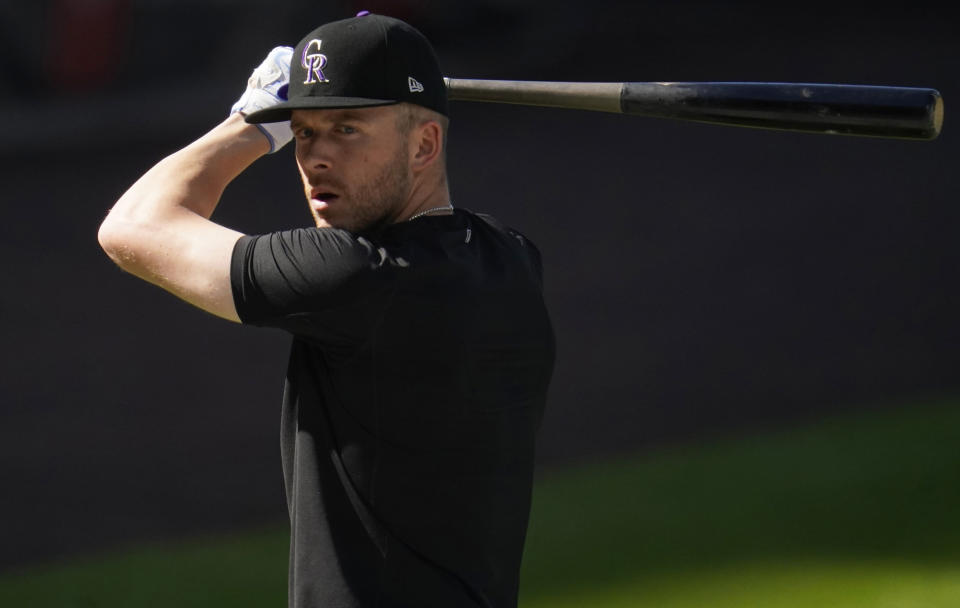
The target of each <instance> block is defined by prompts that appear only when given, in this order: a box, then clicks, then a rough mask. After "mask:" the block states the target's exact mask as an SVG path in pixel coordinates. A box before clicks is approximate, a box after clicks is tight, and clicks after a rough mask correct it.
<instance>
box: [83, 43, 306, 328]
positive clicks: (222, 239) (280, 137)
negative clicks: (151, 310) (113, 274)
mask: <svg viewBox="0 0 960 608" xmlns="http://www.w3.org/2000/svg"><path fill="white" fill-rule="evenodd" d="M290 52H291V49H289V47H277V48H276V49H274V50H273V51H271V53H270V55H268V57H267V59H266V60H265V61H264V62H263V63H262V64H261V65H260V66H259V67H258V68H257V69H256V70H254V72H253V75H252V76H251V78H250V80H249V82H248V88H247V91H246V92H245V93H244V95H243V97H241V98H240V100H239V101H238V102H237V104H235V105H234V107H233V108H232V113H231V114H230V116H229V117H228V118H227V119H226V120H225V121H223V122H222V123H220V124H219V125H217V126H216V127H214V128H213V129H212V130H211V131H209V132H208V133H207V134H206V135H204V136H203V137H201V138H200V139H198V140H197V141H195V142H193V143H192V144H190V145H188V146H187V147H185V148H183V149H181V150H179V151H177V152H175V153H174V154H172V155H170V156H168V157H167V158H165V159H163V160H162V161H160V162H159V163H157V164H156V165H155V166H154V167H153V168H152V169H150V170H149V171H147V173H145V174H144V175H143V177H141V178H140V179H139V180H137V182H136V183H134V184H133V186H131V187H130V189H129V190H127V192H126V193H124V195H123V196H122V197H121V198H120V200H119V201H117V203H116V204H115V205H114V207H113V208H112V209H111V210H110V213H109V214H108V215H107V218H106V219H105V220H104V221H103V223H102V224H101V226H100V231H99V234H98V239H99V241H100V245H101V246H102V247H103V249H104V251H106V252H107V254H108V255H109V256H110V258H111V259H112V260H113V261H114V262H116V263H117V265H119V266H120V267H121V268H123V269H124V270H126V271H127V272H130V273H131V274H134V275H136V276H138V277H140V278H141V279H144V280H146V281H149V282H150V283H153V284H154V285H158V286H160V287H162V288H163V289H165V290H167V291H169V292H170V293H172V294H174V295H176V296H177V297H179V298H181V299H183V300H185V301H187V302H189V303H190V304H193V305H195V306H198V307H200V308H202V309H203V310H206V311H207V312H210V313H212V314H214V315H217V316H219V317H223V318H225V319H229V320H231V321H235V322H238V321H239V320H240V319H239V316H238V315H237V311H236V307H235V305H234V302H233V294H232V291H231V286H230V260H231V255H232V252H233V248H234V245H235V244H236V242H237V240H238V239H239V238H240V237H241V236H243V235H242V234H241V233H239V232H237V231H235V230H230V229H229V228H225V227H223V226H220V225H218V224H216V223H214V222H211V221H210V216H211V215H212V214H213V212H214V210H215V209H216V207H217V204H218V203H219V201H220V197H221V195H222V194H223V191H224V189H226V187H227V185H228V184H229V183H230V182H231V181H233V179H234V178H236V177H237V176H238V175H240V173H241V172H243V171H244V170H245V169H246V168H247V167H249V166H250V165H251V164H252V163H253V162H254V161H255V160H256V159H258V158H259V157H261V156H263V155H264V154H266V153H268V152H272V151H274V150H276V149H279V148H280V147H282V146H283V144H285V143H286V142H287V141H289V134H288V133H283V132H282V130H283V129H285V130H286V132H289V127H286V126H285V125H279V126H278V128H279V129H280V130H279V131H278V130H277V129H278V128H275V129H274V132H267V131H264V130H263V129H261V128H258V127H257V126H254V125H248V124H247V123H245V122H244V119H243V113H245V112H246V111H248V110H252V109H260V108H262V107H264V106H268V105H272V104H275V103H279V102H280V101H281V99H280V98H279V97H278V96H277V95H276V94H275V93H274V92H275V90H276V89H277V87H279V86H280V85H283V84H285V83H286V80H287V79H288V78H289V55H290ZM265 135H266V137H265Z"/></svg>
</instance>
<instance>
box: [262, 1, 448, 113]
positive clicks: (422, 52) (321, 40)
mask: <svg viewBox="0 0 960 608" xmlns="http://www.w3.org/2000/svg"><path fill="white" fill-rule="evenodd" d="M400 102H409V103H414V104H417V105H421V106H424V107H426V108H430V109H431V110H435V111H437V112H439V113H441V114H443V115H447V114H448V110H447V89H446V85H445V84H444V81H443V74H442V73H441V71H440V65H439V63H438V62H437V57H436V55H435V53H434V51H433V47H432V46H431V45H430V42H429V41H428V40H427V39H426V37H425V36H424V35H423V34H421V33H420V32H419V31H418V30H416V29H415V28H414V27H413V26H411V25H410V24H408V23H406V22H404V21H401V20H399V19H394V18H393V17H386V16H384V15H374V14H371V13H367V12H366V11H364V12H362V13H360V14H359V15H357V16H356V17H351V18H350V19H342V20H340V21H333V22H331V23H327V24H325V25H321V26H320V27H318V28H317V29H315V30H313V31H312V32H310V33H309V34H307V35H306V36H305V37H304V38H303V40H301V41H300V43H299V44H297V46H296V48H295V49H294V51H293V57H292V58H291V60H290V85H289V88H288V90H287V101H285V102H282V103H280V104H278V105H275V106H273V107H270V108H266V109H263V110H258V111H256V112H252V113H250V114H249V115H248V116H247V117H246V121H247V122H249V123H262V122H281V121H284V120H290V114H291V112H292V111H293V110H297V109H324V108H360V107H369V106H383V105H390V104H395V103H400Z"/></svg>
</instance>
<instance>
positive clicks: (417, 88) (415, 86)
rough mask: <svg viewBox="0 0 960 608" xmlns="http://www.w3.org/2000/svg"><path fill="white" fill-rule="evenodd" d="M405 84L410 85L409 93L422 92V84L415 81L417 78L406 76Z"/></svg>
mask: <svg viewBox="0 0 960 608" xmlns="http://www.w3.org/2000/svg"><path fill="white" fill-rule="evenodd" d="M407 85H409V86H410V92H411V93H423V85H422V84H420V83H419V82H417V79H416V78H414V77H413V76H408V77H407Z"/></svg>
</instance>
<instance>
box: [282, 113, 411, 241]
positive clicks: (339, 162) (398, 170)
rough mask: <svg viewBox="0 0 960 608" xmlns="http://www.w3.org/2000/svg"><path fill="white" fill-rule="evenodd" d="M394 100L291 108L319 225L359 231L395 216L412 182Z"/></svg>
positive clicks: (312, 208)
mask: <svg viewBox="0 0 960 608" xmlns="http://www.w3.org/2000/svg"><path fill="white" fill-rule="evenodd" d="M397 112H398V108H397V107H396V106H377V107H372V108H348V109H338V110H294V111H293V114H292V116H291V120H290V127H291V129H292V130H293V135H294V139H295V142H296V156H297V166H298V167H299V169H300V176H301V178H302V179H303V188H304V192H305V194H306V196H307V201H308V202H309V204H310V211H311V213H312V214H313V218H314V220H315V221H316V223H317V226H319V227H321V228H324V227H334V228H343V229H346V230H349V231H351V232H355V233H359V232H366V231H370V230H375V229H377V228H379V227H381V226H383V225H386V224H389V223H392V222H394V221H396V217H397V216H398V215H399V214H400V213H401V212H402V211H403V208H404V205H405V204H406V202H407V200H408V198H409V196H410V193H411V185H412V173H411V170H410V162H409V151H408V145H407V139H408V138H407V136H406V135H403V134H401V133H400V130H399V128H398V122H397Z"/></svg>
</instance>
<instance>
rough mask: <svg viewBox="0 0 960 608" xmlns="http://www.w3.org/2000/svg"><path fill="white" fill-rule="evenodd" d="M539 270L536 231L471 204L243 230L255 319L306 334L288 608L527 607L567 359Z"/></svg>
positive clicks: (289, 406) (241, 310) (242, 262)
mask: <svg viewBox="0 0 960 608" xmlns="http://www.w3.org/2000/svg"><path fill="white" fill-rule="evenodd" d="M541 280H542V269H541V262H540V254H539V252H538V251H537V249H536V247H535V246H534V245H533V244H532V243H531V242H530V241H528V240H527V239H526V238H525V237H524V236H523V235H521V234H519V233H518V232H516V231H514V230H511V229H509V228H507V227H504V226H502V225H501V224H500V223H499V222H497V221H496V220H494V219H492V218H490V217H488V216H483V215H478V214H473V213H470V212H468V211H465V210H461V209H458V210H457V211H456V212H455V213H454V214H453V215H449V216H427V217H422V218H418V219H416V220H413V221H410V222H405V223H400V224H393V225H391V226H389V227H387V228H386V229H385V230H384V231H383V232H382V233H381V234H380V235H378V236H376V237H367V238H364V237H360V236H355V235H352V234H351V233H349V232H346V231H343V230H338V229H318V228H308V229H298V230H292V231H287V232H278V233H273V234H268V235H263V236H255V237H250V236H246V237H242V238H241V239H240V240H239V242H238V243H237V245H236V247H235V249H234V252H233V260H232V266H231V281H232V285H233V294H234V300H235V303H236V307H237V312H238V314H239V315H240V318H241V320H242V321H243V322H244V323H249V324H253V325H260V326H272V327H278V328H282V329H285V330H287V331H289V332H290V333H291V334H293V344H292V347H291V354H290V361H289V367H288V372H287V378H286V386H285V390H284V396H283V416H282V431H281V432H282V442H281V447H282V455H283V470H284V477H285V483H286V492H287V502H288V507H289V511H290V521H291V547H290V587H289V603H290V606H294V607H296V608H307V607H309V608H319V607H324V608H332V607H337V608H340V607H354V606H363V607H365V608H366V607H372V606H377V607H381V608H388V607H390V608H392V607H400V606H403V607H411V608H412V607H416V608H429V607H434V606H436V607H442V608H458V607H467V606H469V607H471V608H472V607H477V606H484V607H497V608H500V607H513V606H516V604H517V588H518V578H519V570H520V561H521V556H522V551H523V544H524V539H525V535H526V529H527V522H528V519H529V512H530V495H531V486H532V474H533V463H534V443H535V437H534V436H535V432H536V429H537V427H538V426H539V423H540V419H541V416H542V413H543V408H544V404H545V399H546V393H547V386H548V384H549V381H550V376H551V373H552V371H553V361H554V339H553V331H552V328H551V325H550V320H549V317H548V315H547V311H546V309H545V307H544V303H543V297H542V285H541Z"/></svg>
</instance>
